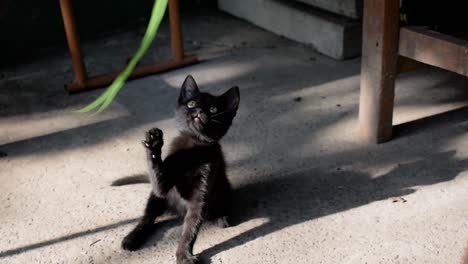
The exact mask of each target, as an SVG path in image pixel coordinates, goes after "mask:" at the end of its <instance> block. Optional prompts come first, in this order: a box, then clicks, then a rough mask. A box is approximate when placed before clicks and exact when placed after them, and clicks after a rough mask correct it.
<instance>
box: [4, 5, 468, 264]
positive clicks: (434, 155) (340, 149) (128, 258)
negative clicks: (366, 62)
mask: <svg viewBox="0 0 468 264" xmlns="http://www.w3.org/2000/svg"><path fill="white" fill-rule="evenodd" d="M184 31H185V36H186V47H187V49H188V50H189V51H190V52H195V53H197V54H199V55H200V56H201V57H202V58H203V59H204V62H202V63H200V64H198V65H195V66H191V67H187V68H184V69H180V70H176V71H171V72H168V73H164V74H160V75H154V76H151V77H147V78H145V79H140V80H136V81H131V82H129V83H128V84H127V85H126V86H125V88H124V89H123V91H122V92H121V93H120V94H119V95H118V96H117V99H116V101H115V102H114V103H113V104H112V106H111V107H110V108H109V109H108V110H107V111H105V112H104V113H102V114H99V115H91V116H89V115H80V114H75V113H73V112H72V110H75V109H77V108H79V107H81V106H84V105H85V104H87V103H89V102H90V101H91V100H93V99H94V98H96V96H98V95H99V94H100V93H101V92H102V90H100V91H93V92H88V93H82V94H77V95H71V96H70V95H67V94H66V93H65V92H64V90H63V89H62V85H63V83H64V82H65V81H66V80H69V79H70V78H71V70H70V65H69V58H68V56H67V53H66V51H65V50H50V51H49V52H48V54H47V56H44V57H42V58H37V59H35V60H33V61H30V62H23V63H21V64H20V66H15V67H13V66H12V67H8V68H4V69H2V70H1V79H0V152H2V155H1V158H0V201H1V203H0V263H8V264H20V263H21V264H24V263H96V264H97V263H174V259H175V258H174V255H175V250H176V245H177V239H178V234H179V233H180V226H179V225H180V221H178V220H174V221H171V219H167V218H165V219H161V220H160V222H158V225H159V226H160V227H159V228H158V230H157V231H156V233H155V234H154V236H153V237H152V238H151V240H150V241H149V242H148V243H147V244H146V245H145V246H144V248H143V249H142V250H141V251H137V252H125V251H123V250H122V249H121V248H120V241H121V239H122V238H123V236H124V235H125V234H126V233H127V232H129V231H130V229H131V228H132V227H133V226H134V225H135V223H136V221H137V219H138V217H140V216H141V214H142V210H143V207H144V202H145V199H146V197H147V195H148V192H149V186H148V185H133V186H125V187H120V188H116V187H110V186H109V184H110V182H111V181H113V180H115V179H117V178H119V177H122V176H125V175H130V174H135V173H144V172H145V171H146V167H145V161H144V150H143V148H142V147H141V143H140V140H141V139H142V138H143V134H144V132H145V131H146V130H147V129H149V128H151V127H159V128H161V129H163V130H164V132H165V135H166V140H167V141H169V140H170V138H172V137H173V136H174V135H175V134H176V130H175V127H174V122H173V120H172V118H173V108H174V105H175V100H176V97H177V93H178V87H179V86H180V84H181V82H182V81H183V79H184V77H185V76H186V75H187V74H192V75H193V76H194V77H195V78H196V79H197V80H198V82H199V85H200V86H201V88H202V89H203V90H205V91H209V92H212V93H220V92H222V91H224V90H225V89H226V88H228V87H230V86H233V85H238V86H239V87H240V89H241V106H240V111H239V115H238V116H237V117H236V120H235V122H234V124H233V127H232V130H231V131H230V133H229V134H228V135H227V136H226V138H224V140H223V145H224V150H225V153H226V157H227V161H228V163H229V177H230V179H231V181H232V183H233V185H234V186H235V188H236V190H237V195H238V197H239V199H238V200H237V203H238V205H239V208H240V209H239V210H238V213H237V215H236V216H237V218H238V220H239V223H238V225H236V226H233V227H230V228H227V229H219V228H215V227H211V226H206V227H204V229H203V230H202V231H201V233H200V236H199V237H198V240H197V243H196V244H195V249H194V250H195V253H196V254H200V255H201V257H202V258H203V259H204V260H205V261H206V262H207V263H249V264H252V263H259V264H260V263H281V264H283V263H295V264H298V263H304V264H305V263H437V264H443V263H447V264H448V263H450V264H453V263H459V261H460V259H461V257H462V255H463V248H464V247H465V245H466V243H467V242H468V172H467V169H468V135H467V134H466V132H467V131H468V110H467V108H465V107H466V106H467V105H468V90H467V89H466V86H467V85H468V80H467V79H466V78H464V77H460V76H457V75H455V74H451V73H448V72H445V71H442V70H437V69H424V70H421V71H418V72H414V73H409V74H405V75H403V76H400V77H399V78H398V81H397V91H396V100H395V104H396V111H395V115H394V116H395V124H398V127H397V133H396V138H395V139H394V140H393V141H391V142H389V143H386V144H383V145H378V146H367V145H365V144H363V143H361V142H360V140H359V137H358V132H357V131H358V126H357V124H358V122H357V109H358V94H359V70H360V61H359V60H358V59H355V60H348V61H344V62H336V61H333V60H331V59H329V58H327V57H324V56H321V55H319V54H317V53H315V52H314V51H313V50H312V49H311V48H309V47H305V46H302V45H299V44H297V43H294V42H291V41H288V40H285V39H283V38H281V37H277V36H275V35H273V34H271V33H268V32H266V31H263V30H261V29H258V28H256V27H254V26H252V25H250V24H247V23H245V22H242V21H240V20H237V19H235V18H232V17H230V16H227V15H225V14H222V13H218V12H212V11H203V12H202V11H193V12H191V13H190V14H186V15H184ZM140 36H141V35H140V34H139V32H121V33H119V34H115V35H114V36H113V37H112V38H104V39H102V40H100V41H97V42H92V43H87V45H86V46H85V50H86V54H87V55H88V60H87V64H88V66H89V67H90V69H91V70H93V71H100V72H102V71H103V70H105V69H108V68H109V67H117V66H119V65H122V64H124V62H125V60H126V59H127V56H129V55H130V54H132V53H133V51H134V50H135V47H136V45H137V44H138V40H139V39H140ZM167 36H168V35H167V29H166V27H164V30H163V31H162V32H161V34H160V35H159V37H158V39H157V40H156V43H155V45H154V48H153V49H152V50H151V52H150V54H149V56H148V57H147V58H146V59H145V60H146V61H149V60H152V59H157V58H161V57H164V56H166V55H167V52H168V50H169V42H168V39H167Z"/></svg>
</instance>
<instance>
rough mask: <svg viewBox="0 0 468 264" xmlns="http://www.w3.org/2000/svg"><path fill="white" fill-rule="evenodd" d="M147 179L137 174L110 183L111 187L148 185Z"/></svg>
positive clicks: (145, 176)
mask: <svg viewBox="0 0 468 264" xmlns="http://www.w3.org/2000/svg"><path fill="white" fill-rule="evenodd" d="M149 182H150V181H149V179H148V176H147V175H143V174H137V175H132V176H127V177H122V178H120V179H117V180H115V181H113V182H112V183H111V186H122V185H130V184H138V183H149Z"/></svg>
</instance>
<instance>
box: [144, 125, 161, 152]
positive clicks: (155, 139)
mask: <svg viewBox="0 0 468 264" xmlns="http://www.w3.org/2000/svg"><path fill="white" fill-rule="evenodd" d="M163 144H164V140H163V132H162V131H161V129H159V128H152V129H150V130H149V131H148V132H146V137H145V140H144V141H143V145H144V146H145V147H146V148H147V149H149V150H152V151H161V148H162V146H163Z"/></svg>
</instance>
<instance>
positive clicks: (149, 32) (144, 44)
mask: <svg viewBox="0 0 468 264" xmlns="http://www.w3.org/2000/svg"><path fill="white" fill-rule="evenodd" d="M167 1H168V0H155V3H154V6H153V10H152V12H151V18H150V21H149V23H148V27H147V29H146V32H145V35H144V37H143V40H142V41H141V44H140V47H139V48H138V50H137V51H136V53H135V55H134V56H133V58H132V59H131V60H130V62H129V63H128V65H127V67H125V69H124V70H123V71H122V72H121V73H120V74H119V76H117V78H116V79H115V80H114V81H113V82H112V84H111V85H110V86H109V87H108V88H107V89H106V91H105V92H104V93H103V94H102V95H100V96H99V97H98V98H97V99H96V100H94V102H92V103H91V104H89V105H87V106H86V107H84V108H82V109H80V110H78V112H80V113H86V112H89V111H92V110H94V109H96V108H97V107H99V105H100V106H101V107H99V109H98V111H97V112H98V113H99V112H102V111H103V110H104V109H106V108H107V107H108V106H109V105H110V103H112V101H113V100H114V98H115V96H116V95H117V93H118V92H119V90H120V89H121V88H122V87H123V85H124V84H125V81H126V80H127V79H128V77H130V75H131V74H132V72H133V70H134V69H135V67H136V65H137V64H138V62H139V61H140V60H141V58H142V57H143V55H145V53H146V51H147V50H148V48H149V47H150V45H151V43H152V42H153V40H154V38H155V37H156V32H157V31H158V28H159V25H160V24H161V21H162V19H163V17H164V13H165V11H166V9H167Z"/></svg>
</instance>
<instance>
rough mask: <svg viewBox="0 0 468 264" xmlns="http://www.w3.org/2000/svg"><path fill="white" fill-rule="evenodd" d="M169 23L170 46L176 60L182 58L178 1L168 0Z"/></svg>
mask: <svg viewBox="0 0 468 264" xmlns="http://www.w3.org/2000/svg"><path fill="white" fill-rule="evenodd" d="M169 24H170V27H171V47H172V53H173V54H174V57H175V58H176V60H182V59H183V58H184V44H183V42H182V29H181V26H180V15H179V1H178V0H169Z"/></svg>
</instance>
